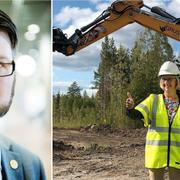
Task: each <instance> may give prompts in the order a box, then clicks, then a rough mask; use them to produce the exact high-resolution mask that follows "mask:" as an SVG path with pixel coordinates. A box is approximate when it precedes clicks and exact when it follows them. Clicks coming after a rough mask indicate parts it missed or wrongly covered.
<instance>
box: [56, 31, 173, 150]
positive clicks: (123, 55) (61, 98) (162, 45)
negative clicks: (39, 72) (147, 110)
mask: <svg viewBox="0 0 180 180" xmlns="http://www.w3.org/2000/svg"><path fill="white" fill-rule="evenodd" d="M100 57H101V62H100V64H99V67H98V69H97V71H96V72H94V88H97V89H98V92H97V94H96V96H92V97H89V96H88V95H87V92H86V91H84V93H83V95H81V88H80V86H79V85H78V84H77V83H76V82H73V83H72V85H71V86H70V87H69V88H68V92H67V94H66V95H60V93H58V94H56V95H54V96H53V121H54V126H57V127H65V128H72V127H73V128H79V127H81V126H87V125H90V124H102V123H103V124H109V125H110V126H111V127H115V128H117V127H139V126H141V123H138V122H136V121H133V120H130V119H129V118H128V117H127V116H126V109H125V100H126V98H127V92H128V91H129V92H130V93H131V94H132V96H133V97H134V99H135V102H140V101H141V100H142V99H144V98H146V97H147V96H148V95H149V94H150V93H159V92H160V88H159V80H158V77H157V75H158V71H159V68H160V66H161V64H162V63H163V62H164V61H167V60H172V59H173V50H172V47H171V46H170V44H169V43H168V39H167V37H165V36H163V35H161V34H159V33H155V32H152V31H150V30H147V29H146V30H145V31H143V32H141V33H139V34H138V35H137V39H136V41H135V43H134V46H133V48H132V49H131V50H129V49H127V48H125V47H123V46H122V45H120V46H119V48H116V46H115V44H114V40H113V38H110V39H109V38H108V37H106V38H105V40H104V42H103V43H102V50H101V54H100ZM93 148H94V146H92V149H93Z"/></svg>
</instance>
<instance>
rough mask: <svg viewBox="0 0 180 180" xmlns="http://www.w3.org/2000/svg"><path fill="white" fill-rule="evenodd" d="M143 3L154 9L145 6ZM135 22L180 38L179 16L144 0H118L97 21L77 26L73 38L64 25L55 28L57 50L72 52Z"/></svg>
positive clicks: (54, 48)
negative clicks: (63, 29) (79, 27)
mask: <svg viewBox="0 0 180 180" xmlns="http://www.w3.org/2000/svg"><path fill="white" fill-rule="evenodd" d="M143 7H145V8H148V9H149V10H150V11H145V10H143V9H142V8H143ZM134 22H136V23H138V24H141V25H142V26H145V27H148V28H150V29H153V30H155V31H157V32H160V33H162V34H164V35H166V36H168V37H171V38H173V39H176V40H178V41H179V40H180V19H179V18H175V17H174V16H172V15H170V14H169V13H167V12H166V11H164V10H163V9H161V8H160V7H157V6H156V7H152V8H149V7H148V6H146V5H144V4H143V1H142V0H116V1H115V2H113V3H112V4H111V6H110V7H108V8H107V9H106V10H105V11H103V12H102V14H101V15H100V16H99V17H97V18H96V19H95V20H94V21H93V22H91V23H90V24H88V25H86V26H84V27H82V28H81V29H76V30H75V33H74V34H73V35H72V36H71V37H70V38H67V36H66V35H65V34H64V33H63V32H62V31H61V29H59V28H54V29H53V51H58V52H61V53H63V54H64V55H66V56H69V55H72V54H74V53H75V52H77V51H79V50H81V49H83V48H85V47H87V46H88V45H90V44H92V43H94V42H96V41H98V40H99V39H101V38H103V37H105V36H107V35H108V34H111V33H112V32H114V31H116V30H118V29H120V28H122V27H124V26H126V25H128V24H131V23H134Z"/></svg>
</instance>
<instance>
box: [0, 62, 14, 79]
mask: <svg viewBox="0 0 180 180" xmlns="http://www.w3.org/2000/svg"><path fill="white" fill-rule="evenodd" d="M14 71H15V62H14V60H12V62H11V63H3V62H0V77H5V76H11V75H12V74H13V72H14Z"/></svg>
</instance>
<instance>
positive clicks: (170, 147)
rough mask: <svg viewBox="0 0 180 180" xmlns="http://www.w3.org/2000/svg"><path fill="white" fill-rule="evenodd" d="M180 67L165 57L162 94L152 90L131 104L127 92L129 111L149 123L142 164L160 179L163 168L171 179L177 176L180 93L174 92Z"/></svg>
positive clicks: (179, 169)
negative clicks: (148, 94) (147, 95)
mask: <svg viewBox="0 0 180 180" xmlns="http://www.w3.org/2000/svg"><path fill="white" fill-rule="evenodd" d="M179 75H180V71H179V69H178V67H177V66H176V64H175V63H173V62H171V61H166V62H165V63H164V64H163V65H162V66H161V68H160V71H159V74H158V76H159V78H160V87H161V89H162V90H163V94H158V95H156V94H151V95H150V96H149V97H147V98H146V99H145V100H144V101H142V102H141V103H140V104H138V105H137V106H136V107H135V108H134V101H133V98H132V96H131V95H130V93H128V94H127V95H128V98H127V100H126V108H127V109H128V113H129V115H130V116H131V115H133V116H134V115H135V116H136V117H138V118H141V117H142V119H143V122H144V125H145V126H146V127H148V132H147V136H146V146H145V167H146V168H149V177H150V180H163V179H164V173H165V170H168V171H169V179H170V180H178V179H180V108H179V102H180V95H178V94H177V88H178V86H179Z"/></svg>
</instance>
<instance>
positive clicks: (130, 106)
mask: <svg viewBox="0 0 180 180" xmlns="http://www.w3.org/2000/svg"><path fill="white" fill-rule="evenodd" d="M126 108H127V109H133V108H134V100H133V98H132V96H131V94H130V92H127V99H126Z"/></svg>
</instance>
